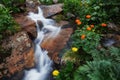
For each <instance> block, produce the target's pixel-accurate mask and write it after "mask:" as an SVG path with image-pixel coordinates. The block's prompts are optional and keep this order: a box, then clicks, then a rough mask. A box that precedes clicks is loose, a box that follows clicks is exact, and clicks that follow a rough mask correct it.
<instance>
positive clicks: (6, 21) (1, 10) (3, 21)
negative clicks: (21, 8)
mask: <svg viewBox="0 0 120 80" xmlns="http://www.w3.org/2000/svg"><path fill="white" fill-rule="evenodd" d="M19 30H20V27H19V26H18V25H17V24H16V23H15V22H14V20H13V18H12V16H11V15H10V12H9V9H7V8H5V7H4V6H3V5H0V44H2V41H3V40H4V39H6V38H8V36H10V35H12V34H14V33H15V32H17V31H19ZM6 52H7V51H5V49H3V48H2V47H1V46H0V53H6Z"/></svg>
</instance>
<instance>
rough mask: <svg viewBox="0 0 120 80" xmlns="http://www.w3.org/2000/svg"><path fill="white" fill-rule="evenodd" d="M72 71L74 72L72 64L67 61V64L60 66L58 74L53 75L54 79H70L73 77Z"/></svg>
mask: <svg viewBox="0 0 120 80" xmlns="http://www.w3.org/2000/svg"><path fill="white" fill-rule="evenodd" d="M72 72H74V64H73V63H72V62H69V61H68V62H67V64H66V65H65V66H63V67H62V68H61V70H60V73H59V75H58V76H57V77H55V79H56V80H71V79H73V73H72Z"/></svg>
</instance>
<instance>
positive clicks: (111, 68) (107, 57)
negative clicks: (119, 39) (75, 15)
mask: <svg viewBox="0 0 120 80" xmlns="http://www.w3.org/2000/svg"><path fill="white" fill-rule="evenodd" d="M119 53H120V49H119V48H115V47H111V48H109V49H108V50H105V49H102V50H100V51H99V53H97V54H98V55H96V56H94V57H93V61H88V62H87V64H85V65H83V66H80V67H79V68H78V69H77V70H76V72H75V75H74V76H75V77H74V80H119V79H120V77H119V76H120V66H119V65H120V59H119V58H120V54H119Z"/></svg>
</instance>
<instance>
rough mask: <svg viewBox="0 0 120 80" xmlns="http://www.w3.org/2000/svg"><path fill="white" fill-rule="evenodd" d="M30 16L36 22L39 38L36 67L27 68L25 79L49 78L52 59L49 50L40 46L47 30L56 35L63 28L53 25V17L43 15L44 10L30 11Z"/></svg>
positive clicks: (36, 45) (37, 41) (37, 40)
mask: <svg viewBox="0 0 120 80" xmlns="http://www.w3.org/2000/svg"><path fill="white" fill-rule="evenodd" d="M28 17H29V18H31V19H32V20H34V21H35V22H36V26H37V38H36V39H35V41H34V43H35V63H36V65H35V68H33V69H30V70H28V71H27V70H26V71H25V77H24V79H23V80H49V79H48V76H49V75H50V72H51V71H52V60H50V58H49V57H48V55H47V53H48V52H47V51H46V50H43V49H42V48H41V47H40V44H41V42H42V40H43V39H44V36H45V34H46V32H51V35H50V37H55V36H56V35H57V34H58V33H59V32H60V30H61V28H60V27H56V26H53V24H54V21H53V20H52V19H46V18H45V17H44V16H43V12H42V10H41V9H40V8H38V13H37V14H35V13H32V12H30V13H29V15H28ZM38 20H40V21H41V22H42V23H43V28H42V29H41V30H40V28H39V27H40V26H39V25H38V23H37V21H38Z"/></svg>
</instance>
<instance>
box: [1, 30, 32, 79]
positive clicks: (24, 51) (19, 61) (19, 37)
mask: <svg viewBox="0 0 120 80" xmlns="http://www.w3.org/2000/svg"><path fill="white" fill-rule="evenodd" d="M2 46H4V48H11V49H12V50H11V55H10V56H9V57H7V58H6V59H5V62H4V63H1V64H0V70H1V71H0V72H1V75H2V76H1V77H10V76H11V75H14V74H15V73H16V72H20V71H22V70H24V69H25V68H32V67H34V50H33V44H32V41H31V40H30V38H29V36H28V35H27V33H26V32H24V31H22V32H19V33H17V34H15V35H14V36H12V37H10V38H9V41H8V42H4V43H3V44H2ZM1 77H0V78H1Z"/></svg>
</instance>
